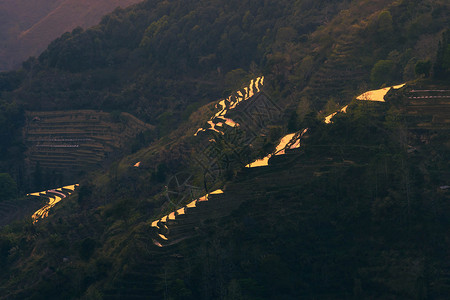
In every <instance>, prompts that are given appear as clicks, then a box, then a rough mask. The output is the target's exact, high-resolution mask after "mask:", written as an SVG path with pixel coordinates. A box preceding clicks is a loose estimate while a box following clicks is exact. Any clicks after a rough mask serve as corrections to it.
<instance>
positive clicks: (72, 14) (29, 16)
mask: <svg viewBox="0 0 450 300" xmlns="http://www.w3.org/2000/svg"><path fill="white" fill-rule="evenodd" d="M137 2H139V1H138V0H114V1H110V0H109V1H106V0H96V1H73V0H33V1H28V0H26V1H21V0H19V1H16V0H3V1H2V2H1V3H0V13H1V16H0V20H1V21H0V28H1V30H0V32H1V33H0V39H1V40H2V42H1V47H0V49H1V50H0V70H10V69H15V68H18V67H19V66H20V65H21V63H22V61H24V60H26V59H27V58H28V57H30V56H37V55H39V54H40V53H41V52H42V51H43V50H45V48H46V47H47V45H48V44H49V43H50V42H51V41H52V40H54V39H55V38H57V37H58V36H60V35H61V34H63V33H64V32H70V31H72V30H73V29H74V28H76V27H78V26H80V27H83V28H87V27H90V26H92V25H94V24H97V23H98V22H99V21H100V18H101V17H102V16H103V15H105V14H106V13H109V12H111V11H113V10H114V9H115V8H116V7H118V6H121V7H126V6H129V5H131V4H135V3H137Z"/></svg>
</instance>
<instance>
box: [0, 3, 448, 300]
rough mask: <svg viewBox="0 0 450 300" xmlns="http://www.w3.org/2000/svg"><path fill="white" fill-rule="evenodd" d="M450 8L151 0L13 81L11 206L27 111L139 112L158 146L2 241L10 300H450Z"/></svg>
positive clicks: (6, 147) (19, 190) (7, 151)
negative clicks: (372, 94) (373, 97)
mask: <svg viewBox="0 0 450 300" xmlns="http://www.w3.org/2000/svg"><path fill="white" fill-rule="evenodd" d="M449 11H450V10H449V4H448V3H447V1H444V0H441V1H431V0H427V1H415V0H398V1H389V0H379V1H365V0H358V1H345V0H342V1H327V0H321V1H312V0H311V1H310V0H299V1H295V2H294V1H271V0H266V1H262V2H260V3H258V2H255V1H224V0H211V1H189V0H187V1H186V0H172V1H157V0H147V1H143V2H142V3H139V4H137V5H135V6H132V7H129V8H127V9H116V10H115V11H114V12H113V13H111V14H109V15H106V16H104V17H103V18H102V20H101V22H100V23H99V24H98V25H96V26H94V27H91V28H88V29H85V30H84V29H80V28H77V29H75V30H73V31H72V32H71V33H65V34H63V35H62V36H61V37H59V38H58V39H56V40H54V41H53V42H51V43H50V44H49V45H48V47H47V49H46V50H45V51H44V52H43V53H42V54H41V55H40V56H39V57H37V58H30V59H28V60H27V61H25V62H24V63H23V66H22V68H20V69H17V70H15V71H11V72H5V73H1V74H0V91H1V95H0V101H1V102H0V105H1V107H2V108H4V109H2V110H1V118H0V122H1V123H0V125H2V124H3V125H4V126H0V136H1V137H2V141H4V142H2V144H1V148H0V150H1V153H2V154H3V155H2V156H1V157H2V158H1V165H0V173H9V174H10V175H8V174H2V176H1V178H2V180H3V181H4V182H6V183H7V184H8V186H9V187H10V192H9V193H8V197H9V198H12V199H10V200H8V201H5V202H4V206H0V207H4V210H5V211H7V209H10V207H12V206H14V205H15V204H14V202H12V201H14V200H13V199H14V198H15V197H11V196H10V195H11V194H14V195H19V196H21V195H24V193H23V189H24V188H23V186H22V185H21V183H22V182H21V180H20V178H21V176H23V175H22V171H21V168H20V166H21V163H20V162H21V160H22V159H23V158H24V156H26V155H27V152H26V148H25V146H24V144H23V139H22V137H21V130H22V126H23V124H24V123H25V115H26V113H25V112H26V111H38V112H39V114H37V113H36V115H40V114H45V112H46V111H48V112H51V111H54V110H60V111H62V110H65V111H69V110H81V109H90V110H101V111H103V112H102V113H99V115H100V114H104V112H108V113H109V116H111V117H114V116H120V113H121V112H122V113H130V114H133V115H134V116H136V117H138V118H139V119H141V120H142V121H144V122H146V123H148V124H150V125H147V126H148V127H149V128H152V133H151V136H145V135H144V134H141V135H140V136H138V137H137V138H136V139H135V140H134V141H133V142H132V143H130V144H132V147H130V148H132V150H131V151H130V152H127V153H123V154H124V156H123V157H121V158H120V159H117V160H116V161H114V162H111V163H110V164H108V165H103V166H101V167H99V168H98V169H97V170H96V171H94V172H91V173H89V174H83V176H80V177H79V182H77V183H79V184H80V186H79V188H78V189H77V190H76V191H75V193H74V194H73V195H72V196H68V197H67V198H66V199H64V201H61V203H58V205H56V206H55V207H53V208H52V209H50V211H49V215H48V218H45V219H42V220H40V221H39V222H38V223H37V224H32V222H31V219H26V220H22V221H19V222H15V223H10V224H8V225H7V226H3V227H2V228H0V255H1V256H0V267H1V268H2V270H4V272H1V274H0V298H1V299H52V298H53V299H60V298H69V299H280V298H282V299H299V298H300V299H318V298H319V299H347V298H354V299H411V298H418V299H445V298H446V297H447V295H448V294H449V291H450V284H449V278H450V265H449V264H448V261H449V260H448V258H449V255H448V251H447V250H446V249H448V248H449V246H450V245H449V244H448V238H447V233H448V225H449V224H448V220H447V218H446V216H447V215H448V213H450V211H449V209H450V208H449V205H448V204H447V203H448V201H449V187H448V186H449V182H450V181H449V180H450V178H449V173H448V168H449V162H448V159H447V158H448V157H449V153H450V152H449V151H450V149H449V142H448V136H447V133H448V126H449V119H448V115H449V114H448V112H449V107H450V106H449V105H450V104H449V78H450V77H449V76H450V43H449V42H450V31H449V20H448V14H449ZM402 83H406V85H403V84H402ZM392 85H397V88H395V89H389V88H387V89H385V92H387V94H386V95H385V96H384V98H383V97H382V99H381V100H378V101H376V102H375V101H370V99H368V98H367V97H366V98H364V97H363V98H364V99H359V100H357V99H356V97H357V96H358V95H361V94H362V93H363V92H366V91H368V90H371V89H378V88H381V87H384V86H392ZM347 105H348V106H347ZM338 111H339V112H340V113H337V114H336V115H334V117H333V118H332V119H328V121H329V122H328V123H329V124H325V122H324V119H325V117H326V116H328V115H330V114H332V113H334V112H338ZM344 112H345V113H344ZM28 115H30V114H28ZM330 118H331V117H330ZM119 121H120V119H119ZM139 124H140V123H139ZM80 126H81V125H80ZM153 126H154V127H153ZM89 130H90V129H89ZM287 134H291V136H294V137H296V138H297V140H296V141H295V145H296V146H295V147H294V141H292V143H291V144H289V143H288V145H289V147H291V148H289V149H284V150H283V151H282V152H283V153H282V155H281V153H280V155H275V154H276V153H275V152H276V147H277V145H278V144H279V143H281V141H280V139H281V138H282V137H285V136H286V135H287ZM297 142H298V144H297ZM268 154H270V155H272V156H271V158H270V159H268V161H267V165H266V166H263V167H255V168H247V167H245V166H246V165H248V164H249V163H251V162H253V161H255V160H257V159H261V158H263V157H265V156H267V155H268ZM14 180H15V181H16V182H14ZM16 183H17V187H16V185H15V184H16ZM44 188H45V189H54V188H56V187H55V186H48V187H42V189H44ZM205 194H207V195H205ZM16 201H17V202H16V203H27V201H28V202H30V201H29V199H28V198H22V199H18V200H16ZM16 205H17V204H16ZM34 205H35V204H34ZM18 211H19V212H20V209H18ZM23 211H24V210H22V211H21V212H22V213H23ZM17 215H20V213H18V214H17Z"/></svg>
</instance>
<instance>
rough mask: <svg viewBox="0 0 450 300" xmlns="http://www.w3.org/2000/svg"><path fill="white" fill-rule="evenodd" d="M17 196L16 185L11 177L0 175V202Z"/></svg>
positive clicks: (4, 174) (5, 174)
mask: <svg viewBox="0 0 450 300" xmlns="http://www.w3.org/2000/svg"><path fill="white" fill-rule="evenodd" d="M16 196H17V185H16V182H15V181H14V179H12V177H11V175H9V174H8V173H0V201H2V200H8V199H11V198H15V197H16Z"/></svg>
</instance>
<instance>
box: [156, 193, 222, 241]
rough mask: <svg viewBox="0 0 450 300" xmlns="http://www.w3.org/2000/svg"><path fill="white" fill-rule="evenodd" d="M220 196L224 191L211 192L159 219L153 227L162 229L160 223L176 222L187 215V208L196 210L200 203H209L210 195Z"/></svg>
mask: <svg viewBox="0 0 450 300" xmlns="http://www.w3.org/2000/svg"><path fill="white" fill-rule="evenodd" d="M218 194H223V191H222V190H221V189H218V190H215V191H213V192H211V193H208V194H206V195H204V196H202V197H200V198H198V199H195V200H194V201H192V202H190V203H189V204H187V205H186V206H184V207H182V208H180V209H177V210H176V211H173V212H171V213H169V214H168V215H166V216H164V217H162V218H161V219H159V220H154V221H153V222H152V225H151V227H155V228H158V229H160V227H159V226H158V223H159V222H161V223H166V222H167V220H176V218H177V216H181V215H185V214H186V208H194V207H196V206H197V203H198V202H205V201H208V199H209V195H218ZM163 226H164V227H165V228H166V229H168V227H167V225H165V224H163ZM159 236H160V237H161V238H162V239H164V240H168V239H167V237H166V236H164V235H162V234H159ZM155 242H156V241H155ZM160 247H162V246H160Z"/></svg>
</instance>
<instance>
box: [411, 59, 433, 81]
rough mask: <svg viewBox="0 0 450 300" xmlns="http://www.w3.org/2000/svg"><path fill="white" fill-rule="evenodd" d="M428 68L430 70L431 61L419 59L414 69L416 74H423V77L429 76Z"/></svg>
mask: <svg viewBox="0 0 450 300" xmlns="http://www.w3.org/2000/svg"><path fill="white" fill-rule="evenodd" d="M430 70H431V61H429V60H420V61H418V62H417V64H416V67H415V69H414V71H415V72H416V74H417V75H419V76H421V75H423V76H425V78H428V77H430Z"/></svg>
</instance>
